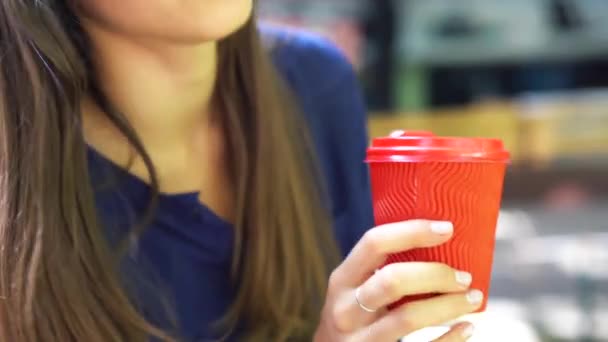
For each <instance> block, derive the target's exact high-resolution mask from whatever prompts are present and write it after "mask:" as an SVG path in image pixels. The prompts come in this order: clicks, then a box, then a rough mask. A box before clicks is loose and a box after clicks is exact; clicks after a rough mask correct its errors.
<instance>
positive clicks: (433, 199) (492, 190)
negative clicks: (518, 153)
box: [370, 162, 506, 311]
mask: <svg viewBox="0 0 608 342" xmlns="http://www.w3.org/2000/svg"><path fill="white" fill-rule="evenodd" d="M505 170H506V164H505V163H500V162H496V163H491V162H419V163H416V162H406V163H398V162H395V163H389V162H386V163H371V164H370V171H371V180H372V193H373V201H374V216H375V221H376V224H377V225H381V224H386V223H392V222H399V221H405V220H411V219H428V220H440V221H450V222H452V223H453V224H454V236H453V238H452V239H451V240H450V241H449V242H447V243H446V244H444V245H441V246H438V247H433V248H420V249H415V250H410V251H404V252H401V253H396V254H393V255H390V256H389V258H388V259H387V264H389V263H395V262H405V261H423V262H441V263H445V264H448V265H450V266H452V267H454V268H456V269H458V270H462V271H467V272H470V273H471V274H472V275H473V283H472V285H471V288H475V289H479V290H481V291H483V293H484V295H485V296H484V302H483V305H482V307H481V309H480V310H479V311H484V310H485V308H486V305H487V298H488V292H489V289H490V277H491V273H492V261H493V255H494V242H495V235H496V224H497V220H498V212H499V208H500V200H501V197H502V188H503V181H504V176H505ZM432 296H433V295H422V296H408V297H404V298H403V299H402V300H400V301H398V302H396V303H394V304H392V305H391V306H390V308H391V309H393V308H395V307H397V306H399V305H401V304H404V303H407V302H410V301H412V300H418V299H423V298H429V297H432Z"/></svg>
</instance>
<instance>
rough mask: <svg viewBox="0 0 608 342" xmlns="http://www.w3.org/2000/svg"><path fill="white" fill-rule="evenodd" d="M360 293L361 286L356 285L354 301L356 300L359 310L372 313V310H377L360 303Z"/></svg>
mask: <svg viewBox="0 0 608 342" xmlns="http://www.w3.org/2000/svg"><path fill="white" fill-rule="evenodd" d="M360 295H361V288H360V287H357V289H356V290H355V301H356V302H357V304H358V305H359V307H360V308H361V310H363V311H365V312H369V313H374V312H376V311H378V309H371V308H369V307H367V306H365V305H364V304H362V303H361V300H360V299H359V296H360Z"/></svg>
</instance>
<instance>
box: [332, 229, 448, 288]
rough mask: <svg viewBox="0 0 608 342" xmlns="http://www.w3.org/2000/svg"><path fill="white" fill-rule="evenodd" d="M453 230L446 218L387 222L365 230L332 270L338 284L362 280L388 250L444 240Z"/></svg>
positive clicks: (344, 284)
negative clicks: (347, 254) (440, 220)
mask: <svg viewBox="0 0 608 342" xmlns="http://www.w3.org/2000/svg"><path fill="white" fill-rule="evenodd" d="M452 232H453V226H452V224H451V223H450V222H438V221H425V220H414V221H406V222H399V223H391V224H387V225H383V226H379V227H376V228H373V229H371V230H369V231H368V232H367V233H366V234H365V235H364V236H363V238H362V239H361V240H360V241H359V243H357V245H356V246H355V247H354V248H353V250H352V251H351V253H350V255H349V256H348V257H347V258H346V260H344V262H343V263H342V264H341V265H340V266H339V267H338V268H337V269H336V270H335V271H334V273H333V274H332V279H331V281H332V282H337V283H338V284H339V286H350V287H356V286H358V285H360V284H361V283H363V282H364V281H365V280H366V279H367V278H368V277H369V276H370V275H371V274H372V273H373V272H374V270H376V269H377V268H378V267H380V266H381V265H382V264H383V263H384V261H385V260H386V257H387V255H388V254H391V253H396V252H401V251H406V250H410V249H414V248H422V247H432V246H437V245H440V244H442V243H445V242H446V241H447V240H448V239H449V238H450V237H451V236H452Z"/></svg>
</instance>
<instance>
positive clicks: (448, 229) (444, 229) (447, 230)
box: [431, 222, 454, 235]
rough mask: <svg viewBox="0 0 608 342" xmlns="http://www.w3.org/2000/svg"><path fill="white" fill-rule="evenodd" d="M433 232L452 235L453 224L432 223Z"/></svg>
mask: <svg viewBox="0 0 608 342" xmlns="http://www.w3.org/2000/svg"><path fill="white" fill-rule="evenodd" d="M431 231H432V232H433V233H435V234H439V235H447V234H451V233H452V231H454V225H453V224H452V222H431Z"/></svg>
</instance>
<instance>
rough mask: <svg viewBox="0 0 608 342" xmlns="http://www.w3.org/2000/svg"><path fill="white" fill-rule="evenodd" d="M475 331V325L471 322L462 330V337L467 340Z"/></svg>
mask: <svg viewBox="0 0 608 342" xmlns="http://www.w3.org/2000/svg"><path fill="white" fill-rule="evenodd" d="M474 332H475V327H474V326H473V325H472V324H469V325H468V326H467V327H466V328H465V329H464V330H463V331H462V337H463V338H464V339H465V340H468V339H469V338H470V337H471V336H473V333H474Z"/></svg>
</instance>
